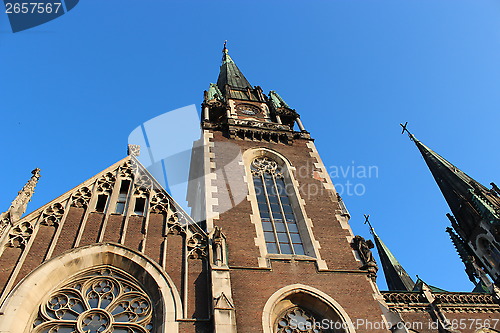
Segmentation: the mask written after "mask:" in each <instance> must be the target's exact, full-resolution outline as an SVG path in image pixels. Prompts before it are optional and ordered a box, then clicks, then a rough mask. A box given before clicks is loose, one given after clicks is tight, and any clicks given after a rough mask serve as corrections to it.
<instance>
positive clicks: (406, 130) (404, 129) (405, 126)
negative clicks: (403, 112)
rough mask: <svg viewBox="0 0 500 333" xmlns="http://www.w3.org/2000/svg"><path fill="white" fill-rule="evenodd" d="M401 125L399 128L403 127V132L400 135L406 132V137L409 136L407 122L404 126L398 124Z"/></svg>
mask: <svg viewBox="0 0 500 333" xmlns="http://www.w3.org/2000/svg"><path fill="white" fill-rule="evenodd" d="M399 125H401V127H403V131H401V134H405V132H408V135H411V133H410V131H408V128H407V127H408V122H406V123H405V124H404V125H403V124H399Z"/></svg>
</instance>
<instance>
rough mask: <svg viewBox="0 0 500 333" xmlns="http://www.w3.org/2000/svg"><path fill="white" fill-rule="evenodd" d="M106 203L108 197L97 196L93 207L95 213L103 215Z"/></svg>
mask: <svg viewBox="0 0 500 333" xmlns="http://www.w3.org/2000/svg"><path fill="white" fill-rule="evenodd" d="M107 202H108V196H107V195H106V194H99V196H98V197H97V203H96V205H95V210H96V212H99V213H103V212H104V209H106V203H107Z"/></svg>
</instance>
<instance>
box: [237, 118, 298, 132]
mask: <svg viewBox="0 0 500 333" xmlns="http://www.w3.org/2000/svg"><path fill="white" fill-rule="evenodd" d="M228 123H229V125H236V126H244V127H252V128H259V129H265V130H271V131H292V129H291V128H290V126H287V125H283V124H278V123H269V122H263V121H258V120H250V119H229V121H228Z"/></svg>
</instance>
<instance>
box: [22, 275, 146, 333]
mask: <svg viewBox="0 0 500 333" xmlns="http://www.w3.org/2000/svg"><path fill="white" fill-rule="evenodd" d="M153 312H154V310H153V305H152V302H151V299H150V297H149V296H148V294H147V293H146V292H145V291H144V290H143V289H142V288H141V286H140V285H139V284H138V282H137V280H135V279H134V278H133V277H132V276H130V275H128V274H126V273H124V272H121V271H119V270H117V269H114V268H109V267H100V268H96V269H93V270H91V271H88V272H86V273H83V274H80V275H79V276H77V277H76V278H74V279H72V280H71V281H70V282H68V283H66V284H65V285H64V286H62V287H61V288H60V289H59V290H57V291H55V292H53V293H52V294H51V295H50V296H49V297H48V298H47V300H46V301H45V302H44V303H42V304H41V305H40V309H39V315H38V318H37V319H36V320H35V321H34V323H33V328H34V329H33V331H32V332H34V333H56V332H57V333H59V332H61V333H62V332H64V333H66V332H67V333H88V332H100V333H111V332H114V333H118V332H134V333H149V332H152V331H153V324H152V320H153V317H154V313H153Z"/></svg>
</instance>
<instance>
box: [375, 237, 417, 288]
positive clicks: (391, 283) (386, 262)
mask: <svg viewBox="0 0 500 333" xmlns="http://www.w3.org/2000/svg"><path fill="white" fill-rule="evenodd" d="M371 232H372V234H373V238H374V240H375V245H376V246H377V251H378V255H379V257H380V262H381V264H382V268H383V270H384V275H385V280H386V282H387V287H388V289H389V290H394V291H396V290H397V291H412V290H413V287H414V286H415V282H413V280H412V278H411V277H410V276H409V275H408V273H406V271H405V270H404V268H403V266H401V264H400V263H399V261H398V260H397V259H396V257H395V256H394V255H393V254H392V252H391V251H390V250H389V248H388V247H387V246H386V245H385V244H384V242H382V240H381V239H380V237H379V236H378V235H377V234H376V233H375V230H374V229H373V228H371Z"/></svg>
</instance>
